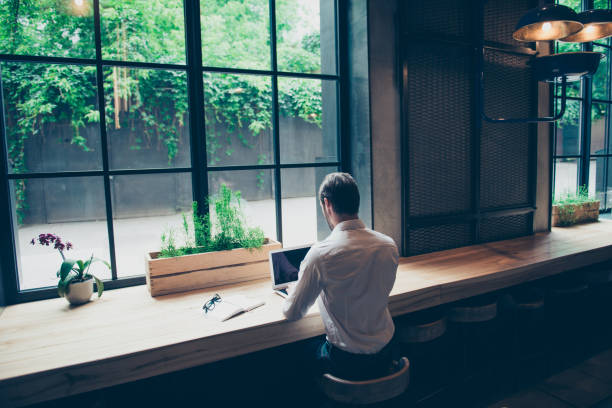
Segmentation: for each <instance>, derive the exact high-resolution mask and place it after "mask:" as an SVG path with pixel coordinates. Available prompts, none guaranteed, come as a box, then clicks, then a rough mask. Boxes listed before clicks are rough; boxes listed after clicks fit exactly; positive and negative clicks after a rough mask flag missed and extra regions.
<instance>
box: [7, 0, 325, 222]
mask: <svg viewBox="0 0 612 408" xmlns="http://www.w3.org/2000/svg"><path fill="white" fill-rule="evenodd" d="M83 3H84V4H83V6H82V7H80V8H79V7H76V8H75V6H74V4H75V2H74V0H0V53H6V54H21V55H41V56H55V57H73V58H94V56H95V47H94V32H93V30H94V28H93V9H92V7H93V5H92V4H93V2H92V1H91V0H83ZM311 3H312V2H307V1H305V2H302V1H300V2H296V1H294V0H277V1H276V4H277V39H278V47H277V48H278V52H277V55H278V64H279V69H280V70H283V71H291V72H310V73H315V72H320V71H321V58H320V46H319V42H320V34H319V27H318V24H319V21H318V16H314V17H309V18H307V19H304V18H303V16H305V15H309V14H308V11H307V10H306V9H307V8H308V7H310V6H311V5H312V4H311ZM100 4H101V11H100V13H101V31H102V38H101V40H102V55H103V58H105V59H110V60H127V61H145V62H154V63H173V64H184V63H185V60H186V57H185V32H184V22H183V7H182V2H181V1H176V0H156V1H149V0H131V1H125V0H101V1H100ZM267 4H268V0H265V1H264V0H206V1H201V9H202V10H201V14H202V16H201V23H202V28H203V29H202V31H203V32H202V47H203V62H204V65H205V66H215V67H231V68H256V69H270V39H269V21H268V20H269V10H268V7H267ZM309 4H310V6H309ZM313 4H314V3H313ZM304 10H306V11H304ZM300 13H301V14H300ZM311 14H312V13H311ZM296 16H302V18H298V17H296ZM305 29H306V31H305V32H304V30H305ZM296 30H297V31H296ZM296 32H297V33H298V34H299V33H300V32H301V33H303V35H296ZM0 68H1V74H2V84H3V88H4V102H5V112H6V116H7V117H6V122H7V123H6V129H7V142H8V156H9V165H10V168H11V171H12V172H15V173H24V172H27V171H28V169H27V168H26V162H27V160H26V157H25V155H26V150H25V142H26V140H27V139H28V138H30V137H32V136H34V135H37V134H41V133H42V132H43V131H44V126H43V125H44V124H47V123H69V124H70V125H71V127H72V129H73V132H72V137H71V139H70V141H69V142H70V143H71V144H73V145H76V146H78V147H79V148H81V149H82V150H83V151H92V150H93V149H94V147H93V145H94V143H93V141H91V140H88V139H87V138H86V137H85V136H84V132H83V129H84V127H85V126H87V125H88V124H94V123H97V122H99V120H100V114H99V111H98V103H97V87H96V67H95V65H84V66H83V65H81V66H76V65H54V64H32V63H2V64H1V66H0ZM103 78H104V92H105V95H104V100H105V112H106V124H107V130H108V131H109V132H112V131H114V130H120V129H129V130H130V131H131V134H130V149H131V150H139V149H143V148H151V147H154V148H157V149H164V150H165V151H166V152H167V157H168V163H169V164H172V163H173V160H174V159H175V157H176V155H177V152H179V150H180V149H181V146H180V143H181V139H180V135H181V134H182V132H183V131H184V127H185V126H187V115H188V104H187V80H186V75H185V72H184V71H169V70H154V69H130V68H124V67H105V68H104V70H103ZM278 83H279V113H280V115H283V116H287V117H294V118H301V119H303V120H305V121H307V122H310V123H313V124H316V125H318V126H319V127H320V126H321V81H316V80H305V79H293V78H286V79H285V78H280V79H279V82H278ZM204 88H205V89H204V95H205V96H204V98H205V119H206V131H207V138H206V145H207V152H208V157H207V160H208V163H209V164H210V165H212V164H215V163H217V162H219V161H220V160H221V157H222V155H228V156H229V155H231V154H232V153H233V151H234V149H233V148H232V143H233V142H237V143H241V144H243V145H244V146H246V147H251V148H253V147H254V146H255V145H256V143H257V140H258V138H259V137H260V136H261V135H262V134H263V133H264V132H270V129H271V127H272V120H271V114H272V106H271V101H272V85H271V78H270V77H266V76H261V75H229V74H222V73H209V74H205V75H204ZM191 114H198V113H197V112H191ZM137 129H142V133H141V132H139V131H138V130H137ZM42 136H44V135H42ZM270 161H271V158H268V157H265V155H260V156H259V158H258V162H259V163H269V162H270ZM15 186H16V189H15V190H16V207H17V215H18V218H19V221H20V222H21V221H22V220H23V215H24V209H25V208H26V206H27V204H26V203H27V200H26V185H25V183H24V182H23V181H16V184H15Z"/></svg>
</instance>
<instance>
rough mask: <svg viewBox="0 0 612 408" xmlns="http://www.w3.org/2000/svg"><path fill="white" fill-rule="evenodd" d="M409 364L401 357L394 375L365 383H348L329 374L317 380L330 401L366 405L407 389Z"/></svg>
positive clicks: (396, 394)
mask: <svg viewBox="0 0 612 408" xmlns="http://www.w3.org/2000/svg"><path fill="white" fill-rule="evenodd" d="M409 367H410V363H409V361H408V359H407V358H406V357H402V358H401V359H400V360H399V362H397V363H396V368H395V369H396V370H395V372H394V373H392V374H389V375H387V376H385V377H381V378H375V379H372V380H367V381H349V380H344V379H342V378H338V377H335V376H333V375H331V374H329V373H326V374H323V376H322V377H320V378H319V386H320V388H321V391H323V393H324V394H325V395H326V396H327V397H328V398H329V399H331V400H333V401H336V402H340V403H343V404H355V405H366V404H375V403H377V402H382V401H386V400H390V399H392V398H395V397H397V396H398V395H400V394H402V393H403V392H404V391H406V388H408V382H409V373H410V371H409Z"/></svg>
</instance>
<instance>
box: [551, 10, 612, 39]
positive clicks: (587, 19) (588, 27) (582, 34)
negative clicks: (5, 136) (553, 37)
mask: <svg viewBox="0 0 612 408" xmlns="http://www.w3.org/2000/svg"><path fill="white" fill-rule="evenodd" d="M578 20H579V21H580V22H581V23H582V24H583V25H584V28H583V29H582V30H580V31H578V32H577V33H575V34H572V35H570V36H568V37H565V38H562V39H561V41H564V42H588V41H595V40H601V39H602V38H606V37H610V36H611V35H612V10H607V9H606V10H603V9H601V10H587V11H583V12H582V13H580V14H578Z"/></svg>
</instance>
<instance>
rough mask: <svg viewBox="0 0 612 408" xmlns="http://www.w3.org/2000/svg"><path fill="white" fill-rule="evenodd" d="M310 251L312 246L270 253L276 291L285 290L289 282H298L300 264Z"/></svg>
mask: <svg viewBox="0 0 612 408" xmlns="http://www.w3.org/2000/svg"><path fill="white" fill-rule="evenodd" d="M308 250H310V245H308V246H303V247H299V248H286V249H279V250H276V251H271V252H270V268H271V272H272V281H273V282H272V285H273V286H274V289H278V288H283V287H285V286H287V284H288V283H289V282H294V281H297V279H298V272H299V270H300V264H301V263H302V260H303V259H304V257H305V256H306V254H307V253H308Z"/></svg>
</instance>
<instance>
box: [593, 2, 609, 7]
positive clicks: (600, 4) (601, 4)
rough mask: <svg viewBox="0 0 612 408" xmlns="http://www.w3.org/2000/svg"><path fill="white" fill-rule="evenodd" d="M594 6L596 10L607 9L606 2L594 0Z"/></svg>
mask: <svg viewBox="0 0 612 408" xmlns="http://www.w3.org/2000/svg"><path fill="white" fill-rule="evenodd" d="M594 6H595V8H596V9H605V8H608V6H609V4H608V0H595V2H594Z"/></svg>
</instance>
